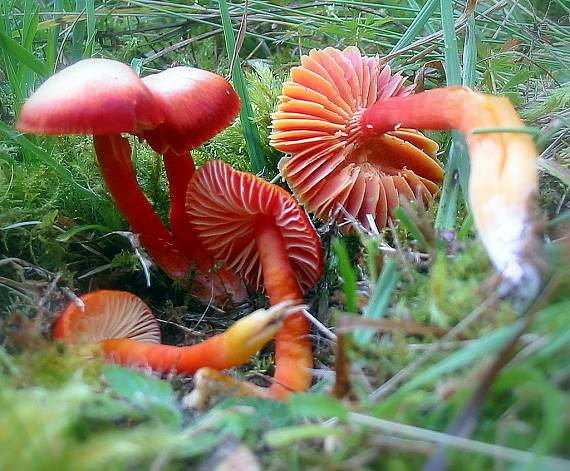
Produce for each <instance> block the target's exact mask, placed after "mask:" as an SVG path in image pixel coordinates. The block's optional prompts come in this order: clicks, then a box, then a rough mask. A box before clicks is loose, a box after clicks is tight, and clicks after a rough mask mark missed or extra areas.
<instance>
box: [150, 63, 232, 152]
mask: <svg viewBox="0 0 570 471" xmlns="http://www.w3.org/2000/svg"><path fill="white" fill-rule="evenodd" d="M142 80H143V82H144V84H145V85H146V86H147V87H148V89H149V90H150V91H151V92H152V93H153V95H154V96H155V99H156V101H157V102H158V103H159V106H160V109H161V111H162V112H163V113H164V116H165V119H164V122H163V123H162V124H161V125H160V126H157V127H155V128H153V129H148V130H146V131H145V132H143V133H142V134H141V137H143V138H144V139H146V141H147V142H148V143H149V145H150V146H151V147H152V148H153V149H154V150H155V151H156V152H158V153H159V154H164V153H166V151H167V150H169V149H172V150H173V151H174V152H175V153H178V154H181V153H184V152H188V151H189V150H191V149H195V148H196V147H199V146H200V145H202V144H203V143H204V142H206V141H209V140H210V139H211V138H212V137H214V136H215V135H216V134H218V133H219V132H220V131H222V130H223V129H225V128H226V127H227V126H229V124H230V123H231V122H232V121H233V120H234V119H235V117H236V116H237V115H238V113H239V110H240V107H241V103H240V99H239V95H238V94H237V93H236V91H235V90H234V89H233V87H232V86H231V85H230V83H229V82H228V81H227V80H226V79H225V78H223V77H221V76H220V75H217V74H214V73H213V72H209V71H207V70H202V69H196V68H193V67H172V68H170V69H166V70H164V71H162V72H159V73H157V74H152V75H148V76H146V77H144V78H143V79H142Z"/></svg>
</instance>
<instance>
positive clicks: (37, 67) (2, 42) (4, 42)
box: [0, 31, 51, 78]
mask: <svg viewBox="0 0 570 471" xmlns="http://www.w3.org/2000/svg"><path fill="white" fill-rule="evenodd" d="M0 47H1V48H2V49H3V51H4V53H8V54H10V55H11V56H12V57H14V58H15V59H17V60H18V61H20V62H21V63H22V64H24V65H25V66H27V67H29V68H30V69H31V70H33V71H34V72H35V73H36V74H38V75H41V76H42V77H44V78H46V77H49V75H50V73H51V72H50V69H49V67H48V65H47V64H46V63H45V62H42V61H40V60H39V59H36V57H35V56H34V55H33V54H32V53H31V52H30V51H28V50H27V49H26V48H25V47H23V46H21V45H20V44H18V43H17V42H16V41H14V40H13V39H12V38H11V37H9V36H8V35H7V34H6V33H4V32H3V31H0Z"/></svg>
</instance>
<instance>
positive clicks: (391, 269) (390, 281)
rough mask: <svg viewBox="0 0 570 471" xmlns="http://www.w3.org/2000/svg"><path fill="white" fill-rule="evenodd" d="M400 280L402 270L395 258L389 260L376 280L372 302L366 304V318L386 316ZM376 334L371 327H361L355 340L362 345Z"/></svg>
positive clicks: (355, 334) (355, 335)
mask: <svg viewBox="0 0 570 471" xmlns="http://www.w3.org/2000/svg"><path fill="white" fill-rule="evenodd" d="M399 281H400V272H399V271H398V264H397V263H396V262H395V261H394V260H388V261H387V262H386V264H385V265H384V268H383V269H382V273H381V274H380V278H378V280H377V281H376V283H375V285H374V288H373V291H372V298H371V299H370V303H369V304H368V306H366V308H365V310H364V314H363V315H362V316H363V317H364V318H365V319H379V318H381V317H383V316H384V313H385V312H386V309H387V308H388V305H389V304H390V299H391V298H392V293H393V292H394V288H395V287H396V285H397V284H398V282H399ZM373 336H374V332H373V331H372V330H370V329H366V330H365V329H360V330H357V331H356V332H355V333H354V341H355V342H356V343H358V344H360V345H364V344H366V343H368V342H370V340H372V337H373Z"/></svg>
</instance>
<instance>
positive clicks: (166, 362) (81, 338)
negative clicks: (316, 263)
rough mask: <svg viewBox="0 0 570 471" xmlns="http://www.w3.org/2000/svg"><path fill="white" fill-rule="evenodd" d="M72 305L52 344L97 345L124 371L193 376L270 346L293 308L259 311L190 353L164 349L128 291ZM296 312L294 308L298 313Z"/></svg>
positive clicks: (237, 362)
mask: <svg viewBox="0 0 570 471" xmlns="http://www.w3.org/2000/svg"><path fill="white" fill-rule="evenodd" d="M81 300H82V301H83V304H84V305H83V306H78V305H77V304H76V303H74V302H72V303H70V304H69V305H68V306H67V308H66V309H65V310H64V311H63V312H62V313H61V315H60V316H59V318H58V319H57V321H56V324H55V328H54V338H55V339H57V340H62V341H63V342H66V343H72V344H98V345H100V346H101V348H102V350H103V352H104V354H105V356H106V358H107V359H108V360H109V361H113V362H116V363H119V364H122V365H125V366H140V367H150V368H151V369H153V370H154V371H157V372H163V373H166V372H175V373H177V374H193V373H194V372H195V371H196V370H198V369H199V368H202V367H210V368H215V369H220V370H222V369H225V368H232V367H234V366H238V365H241V364H243V363H245V362H247V361H248V360H249V358H250V357H251V356H252V355H254V354H255V353H257V352H258V351H259V350H260V349H261V348H263V346H264V345H265V344H266V343H267V342H269V340H271V339H272V338H273V336H274V335H275V333H276V332H277V331H278V330H279V328H280V327H281V325H282V319H283V317H284V316H286V315H287V314H288V313H289V312H291V304H292V303H290V302H285V303H280V304H278V305H276V306H274V307H272V308H271V309H267V310H265V309H260V310H258V311H255V312H254V313H252V314H250V315H248V316H246V317H244V318H242V319H240V320H238V321H237V322H235V323H234V324H233V325H232V326H231V327H230V328H229V329H228V330H226V331H225V332H224V333H222V334H218V335H215V336H213V337H210V338H209V339H207V340H205V341H203V342H201V343H198V344H195V345H190V346H186V347H177V346H172V345H162V344H161V343H160V329H159V326H158V322H157V320H156V318H155V317H154V315H153V314H152V312H151V311H150V308H149V307H148V306H147V305H146V304H145V303H144V302H143V301H142V300H141V299H140V298H138V297H137V296H135V295H134V294H131V293H127V292H125V291H111V290H100V291H94V292H92V293H89V294H86V295H84V296H82V297H81ZM295 309H296V308H295Z"/></svg>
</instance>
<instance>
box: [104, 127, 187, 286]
mask: <svg viewBox="0 0 570 471" xmlns="http://www.w3.org/2000/svg"><path fill="white" fill-rule="evenodd" d="M93 142H94V144H95V153H96V154H97V159H98V161H99V166H100V167H101V173H102V174H103V178H104V179H105V183H106V184H107V187H108V188H109V191H110V193H111V195H112V197H113V200H114V201H115V204H116V205H117V207H118V208H119V210H120V211H121V213H122V214H123V216H124V217H125V218H126V219H127V221H128V222H129V224H130V226H131V228H132V230H133V232H135V233H137V234H138V235H139V237H140V241H141V244H142V245H143V246H144V248H145V249H146V250H147V251H148V253H149V254H150V256H151V257H152V258H153V259H154V260H155V261H156V263H157V264H158V265H159V266H160V267H161V268H162V269H163V270H164V271H165V272H166V273H167V274H168V275H169V276H171V277H172V278H175V279H183V278H185V277H186V274H187V273H188V270H189V268H190V262H189V260H188V258H187V257H186V256H185V255H184V254H183V253H182V251H181V249H180V247H179V244H178V242H177V241H176V240H175V239H174V237H173V236H172V234H171V233H170V232H169V231H168V229H167V228H166V227H165V226H164V223H163V222H162V220H161V219H160V218H159V217H158V215H157V214H156V213H155V212H154V209H153V207H152V205H151V204H150V202H149V201H148V199H147V198H146V196H145V194H144V193H143V191H142V189H141V188H140V186H139V184H138V182H137V178H136V174H135V169H134V167H133V163H132V161H131V146H130V144H129V141H128V140H127V139H125V138H124V137H122V136H121V135H120V134H110V135H95V136H94V137H93Z"/></svg>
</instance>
